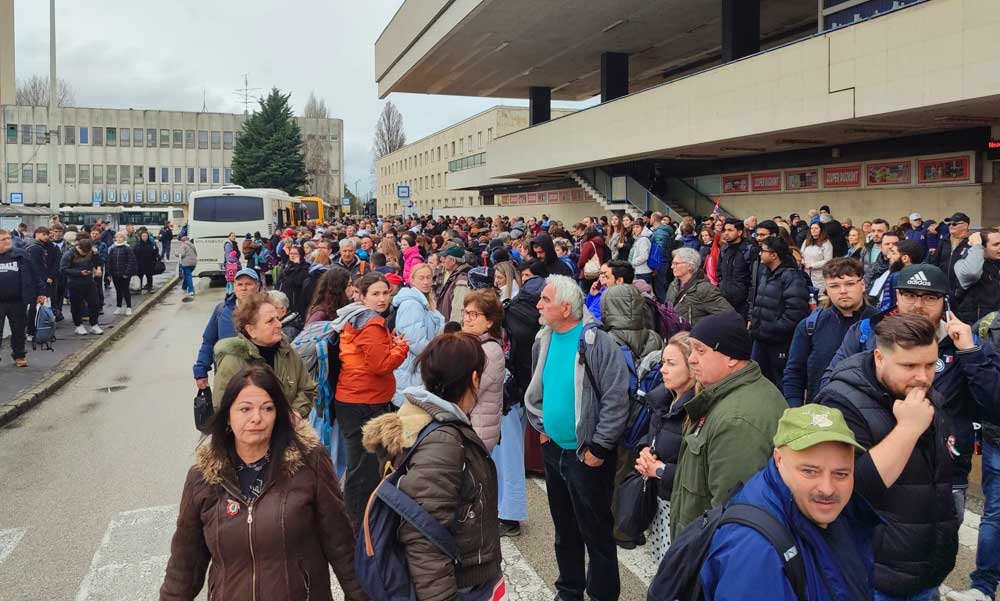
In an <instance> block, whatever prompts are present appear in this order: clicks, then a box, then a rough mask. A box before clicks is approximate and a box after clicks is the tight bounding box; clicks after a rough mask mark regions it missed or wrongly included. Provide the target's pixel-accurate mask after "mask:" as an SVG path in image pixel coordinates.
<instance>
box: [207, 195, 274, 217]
mask: <svg viewBox="0 0 1000 601" xmlns="http://www.w3.org/2000/svg"><path fill="white" fill-rule="evenodd" d="M192 205H193V206H192V215H191V219H192V220H193V221H209V222H212V221H214V222H237V221H260V220H263V219H264V200H263V199H262V198H260V197H255V196H202V197H200V198H195V199H193V202H192Z"/></svg>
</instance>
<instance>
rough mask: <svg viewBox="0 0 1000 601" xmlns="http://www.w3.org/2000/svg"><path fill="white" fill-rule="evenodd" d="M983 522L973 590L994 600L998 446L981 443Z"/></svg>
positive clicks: (999, 577) (999, 546) (999, 545)
mask: <svg viewBox="0 0 1000 601" xmlns="http://www.w3.org/2000/svg"><path fill="white" fill-rule="evenodd" d="M983 496H985V497H986V504H985V506H984V507H983V519H982V521H981V522H980V524H979V542H978V544H977V547H976V571H975V572H973V573H972V576H971V577H972V587H973V588H976V589H979V590H980V591H982V592H984V593H986V596H987V597H989V598H991V599H992V598H993V597H994V595H996V592H997V582H998V581H1000V445H997V444H994V443H991V442H989V441H988V440H984V441H983Z"/></svg>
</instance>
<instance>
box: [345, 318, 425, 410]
mask: <svg viewBox="0 0 1000 601" xmlns="http://www.w3.org/2000/svg"><path fill="white" fill-rule="evenodd" d="M409 350H410V347H409V345H408V344H406V343H405V342H404V343H402V344H397V345H395V346H393V344H392V335H391V334H389V330H387V329H386V327H385V320H384V319H382V318H381V317H374V318H372V319H371V320H370V321H369V322H368V323H366V324H365V325H364V327H362V328H361V329H360V330H359V329H356V328H355V327H354V326H352V325H351V324H347V325H345V326H344V331H343V332H341V334H340V363H341V367H340V378H339V379H338V380H337V393H336V395H335V398H336V399H337V400H338V401H340V402H341V403H363V404H367V405H379V404H382V403H388V402H389V401H391V400H392V396H393V394H395V393H396V378H395V377H393V375H392V371H393V370H394V369H396V368H397V367H399V366H400V365H402V363H403V360H405V359H406V354H407V353H408V352H409Z"/></svg>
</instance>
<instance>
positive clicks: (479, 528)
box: [362, 388, 501, 601]
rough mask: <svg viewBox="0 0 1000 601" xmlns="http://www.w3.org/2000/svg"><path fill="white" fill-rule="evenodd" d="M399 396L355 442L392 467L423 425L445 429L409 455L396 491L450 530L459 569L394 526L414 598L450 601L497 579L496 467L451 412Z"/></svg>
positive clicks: (411, 393)
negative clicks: (399, 403) (399, 400)
mask: <svg viewBox="0 0 1000 601" xmlns="http://www.w3.org/2000/svg"><path fill="white" fill-rule="evenodd" d="M406 397H407V402H406V403H404V404H403V406H402V407H401V408H400V409H399V411H398V412H395V413H387V414H385V415H381V416H379V417H376V418H375V419H373V420H371V421H369V422H368V423H367V424H365V426H364V428H363V430H362V431H363V435H362V442H363V443H364V446H365V448H366V449H368V451H369V452H372V453H375V454H376V455H377V456H378V458H379V465H385V464H386V462H387V461H388V462H391V463H392V464H393V465H394V466H398V465H399V461H400V460H401V459H402V458H403V456H404V455H405V452H406V450H407V449H409V448H411V447H412V446H413V444H414V443H415V442H416V439H417V436H418V435H419V434H420V431H421V430H423V429H424V427H425V426H427V425H428V424H429V423H431V421H432V420H434V421H438V422H441V423H443V424H445V425H444V426H443V427H441V428H438V429H437V430H435V431H434V432H432V433H431V434H429V435H428V436H427V438H425V439H424V440H423V442H421V443H420V446H418V447H417V449H416V450H415V451H414V452H413V455H412V456H411V457H410V463H409V466H408V467H407V470H406V474H405V475H403V477H402V478H400V480H399V488H400V490H402V491H403V492H404V493H406V494H407V495H409V496H410V497H411V498H412V499H413V500H415V501H416V502H417V503H419V504H420V505H421V506H422V507H423V508H424V509H425V510H426V511H427V512H428V513H430V514H431V515H432V516H434V517H435V518H436V519H437V520H438V521H439V522H441V524H443V525H444V526H445V527H447V528H448V529H449V530H450V531H451V533H452V536H453V537H454V541H455V544H456V546H457V547H458V550H459V555H460V559H459V563H458V564H457V565H456V564H452V562H451V561H449V560H448V557H447V556H445V555H444V553H442V552H441V551H440V550H439V549H438V548H437V547H435V546H434V545H433V544H431V543H430V541H428V540H427V539H426V538H425V537H424V536H423V535H421V534H420V533H419V532H418V531H417V530H416V529H415V528H413V527H412V526H411V525H410V524H409V523H406V522H404V523H403V525H402V526H401V527H400V530H399V537H398V540H399V543H400V544H401V545H402V546H403V548H404V549H405V553H406V561H407V564H408V566H409V570H410V577H411V578H412V580H413V584H414V589H415V591H416V598H417V599H419V600H420V601H425V600H435V601H436V600H446V599H448V600H452V599H456V598H457V597H458V590H459V589H463V588H470V587H477V586H481V585H484V584H488V583H492V582H496V581H497V580H498V579H499V578H500V559H501V557H500V536H499V531H498V530H497V523H498V520H499V517H498V515H497V477H496V467H495V466H494V465H493V461H492V460H491V459H490V456H489V453H488V452H487V451H486V447H485V446H484V445H483V442H482V440H480V439H479V436H477V435H476V433H475V431H474V430H473V429H472V426H471V424H470V422H469V418H468V417H467V416H466V415H465V414H464V413H462V411H461V409H459V408H458V406H457V405H454V404H452V403H449V402H448V401H445V400H443V399H441V398H439V397H437V396H435V395H433V394H431V393H429V392H427V391H426V390H423V389H422V388H410V389H407V391H406Z"/></svg>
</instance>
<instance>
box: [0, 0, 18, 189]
mask: <svg viewBox="0 0 1000 601" xmlns="http://www.w3.org/2000/svg"><path fill="white" fill-rule="evenodd" d="M15 81H16V78H15V76H14V0H0V104H14V103H15V100H16V98H17V88H16V86H15ZM4 177H5V178H6V176H4Z"/></svg>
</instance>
